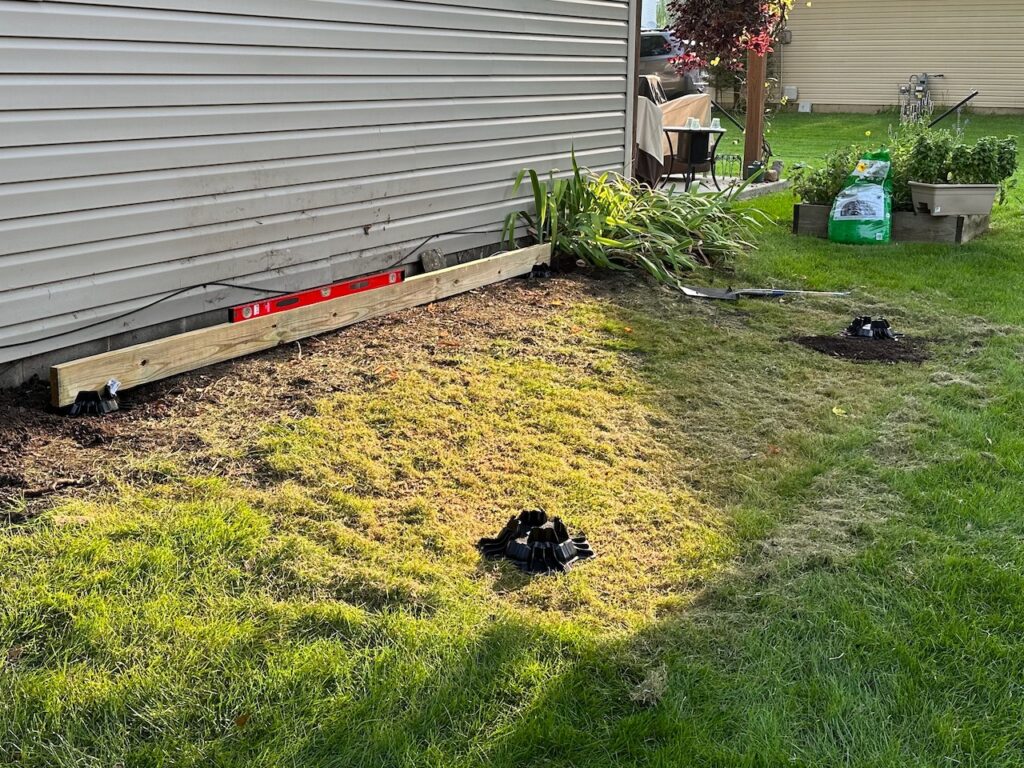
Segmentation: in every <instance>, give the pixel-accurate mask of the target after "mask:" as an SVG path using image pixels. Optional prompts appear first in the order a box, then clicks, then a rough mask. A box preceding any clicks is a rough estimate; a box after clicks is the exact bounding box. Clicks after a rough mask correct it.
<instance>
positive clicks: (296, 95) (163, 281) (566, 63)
mask: <svg viewBox="0 0 1024 768" xmlns="http://www.w3.org/2000/svg"><path fill="white" fill-rule="evenodd" d="M634 7H635V6H634V3H633V2H632V0H431V1H430V2H426V1H423V2H421V1H419V0H143V1H142V2H136V3H127V2H122V1H121V0H88V2H82V1H80V0H67V1H66V2H46V3H38V2H21V1H19V0H0V347H4V346H5V345H7V346H9V345H10V344H12V343H20V342H24V341H32V340H35V339H40V341H38V342H37V343H31V344H27V345H24V346H19V347H16V348H7V349H0V380H3V376H2V374H3V370H2V369H3V366H4V363H9V362H11V361H16V360H19V359H22V358H27V357H30V356H33V355H38V354H41V353H46V352H50V351H52V350H57V349H63V348H66V347H69V346H71V345H75V344H78V345H83V346H81V347H80V351H82V352H88V353H93V352H95V351H97V345H99V347H100V348H102V347H103V343H104V342H101V341H98V340H103V339H107V338H108V337H110V336H113V335H116V334H123V333H125V332H129V331H134V330H136V329H141V328H146V327H149V326H155V325H157V324H164V323H168V322H170V321H176V320H178V319H181V318H186V317H191V316H195V315H199V314H201V313H207V312H210V311H211V310H216V309H219V308H226V307H228V306H231V305H235V304H240V303H244V302H245V301H248V300H250V299H251V298H253V297H254V294H253V293H252V292H248V291H240V290H234V289H228V288H223V287H214V286H211V287H207V288H197V289H194V290H190V291H188V292H187V293H185V294H183V295H181V296H178V297H175V298H173V299H172V300H169V301H166V302H164V303H161V304H159V305H158V306H155V307H153V308H151V309H148V310H146V311H144V312H142V313H139V314H134V315H132V316H130V317H127V318H123V319H118V320H117V321H116V322H109V323H107V324H105V325H102V326H100V327H97V328H92V329H89V330H84V331H80V332H76V333H72V334H71V335H69V336H62V337H60V338H59V339H54V340H42V339H43V337H46V336H50V335H52V334H56V333H64V332H68V331H74V330H75V329H76V328H80V327H81V326H83V325H91V324H93V323H96V322H97V321H102V320H104V319H105V318H115V317H117V316H120V315H123V314H124V313H125V312H128V311H130V310H133V309H137V308H139V307H143V306H145V305H147V304H150V303H151V302H153V301H154V300H156V299H159V298H161V297H162V296H165V295H167V294H168V293H170V292H174V291H179V290H182V289H188V288H189V287H190V286H196V285H199V284H201V283H208V282H231V283H241V284H245V285H254V286H263V287H272V288H274V289H280V290H286V291H291V290H299V289H304V288H309V287H313V286H317V285H323V284H326V283H329V282H333V281H337V280H341V279H345V278H347V277H351V276H354V275H359V274H366V273H369V272H373V271H377V270H381V269H384V268H386V267H390V266H392V265H395V264H396V263H401V262H408V261H413V260H415V259H416V258H418V257H413V258H412V259H410V258H408V254H409V252H410V251H411V250H412V248H413V247H415V246H416V245H417V244H419V243H421V242H422V241H423V240H424V238H427V237H431V236H438V237H437V239H436V240H435V241H434V242H433V243H432V244H431V247H438V248H441V249H442V250H444V251H447V252H456V251H463V250H468V249H472V248H477V247H482V246H487V245H492V244H494V243H496V242H497V241H498V240H499V235H498V234H497V232H498V230H499V229H500V225H501V222H502V220H503V218H504V216H505V215H506V214H507V213H508V212H510V211H512V210H514V209H516V208H519V207H523V201H522V199H519V200H516V199H512V197H511V195H510V188H511V184H512V181H513V179H514V178H515V176H516V174H517V172H518V171H519V170H520V169H521V168H523V167H525V166H531V167H536V168H538V169H541V170H545V171H546V170H548V169H551V168H560V169H563V170H564V169H566V168H568V167H569V153H570V151H571V150H572V149H573V148H575V150H576V152H577V153H578V155H579V158H580V161H581V163H583V164H585V165H588V166H591V167H594V168H597V169H616V170H622V169H623V168H624V167H626V166H627V165H628V163H629V161H630V147H629V145H630V143H631V142H630V141H628V140H627V133H629V132H630V130H631V125H632V109H631V107H630V102H629V99H628V98H627V96H628V93H629V91H630V84H631V78H630V76H629V75H630V72H631V68H632V66H633V61H632V58H633V56H632V51H633V44H632V40H633V25H632V24H631V22H630V19H631V18H632V14H631V9H632V8H634ZM627 129H629V130H627ZM465 229H471V230H481V231H486V232H485V233H482V234H481V233H477V232H472V233H459V232H457V231H456V230H465ZM257 295H258V294H257ZM225 316H226V314H225ZM71 354H73V353H68V355H66V356H70V355H71Z"/></svg>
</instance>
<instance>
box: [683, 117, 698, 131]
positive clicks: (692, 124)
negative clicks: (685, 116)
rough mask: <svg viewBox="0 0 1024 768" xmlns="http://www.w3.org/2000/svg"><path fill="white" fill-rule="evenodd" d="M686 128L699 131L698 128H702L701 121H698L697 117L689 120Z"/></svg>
mask: <svg viewBox="0 0 1024 768" xmlns="http://www.w3.org/2000/svg"><path fill="white" fill-rule="evenodd" d="M686 127H687V128H689V129H690V130H691V131H693V130H697V129H698V128H700V120H698V119H697V118H696V117H691V118H690V119H689V120H687V121H686Z"/></svg>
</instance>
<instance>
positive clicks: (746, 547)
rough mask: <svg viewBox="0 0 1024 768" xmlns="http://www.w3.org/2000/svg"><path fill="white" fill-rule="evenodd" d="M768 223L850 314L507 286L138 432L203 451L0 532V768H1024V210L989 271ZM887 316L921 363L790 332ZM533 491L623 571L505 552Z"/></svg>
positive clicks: (224, 391)
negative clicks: (176, 436) (499, 534)
mask: <svg viewBox="0 0 1024 768" xmlns="http://www.w3.org/2000/svg"><path fill="white" fill-rule="evenodd" d="M803 120H807V122H806V123H804V122H803ZM872 120H874V121H876V122H871V121H872ZM978 122H979V123H981V122H982V121H981V120H979V121H978ZM1017 122H1018V123H1019V122H1020V121H1017ZM872 125H875V126H879V125H880V126H881V127H880V128H879V127H876V128H871V130H884V125H885V123H884V121H883V120H882V119H881V118H875V117H870V116H865V117H862V116H856V117H846V116H829V117H827V118H826V117H819V116H811V117H810V118H801V117H800V116H785V117H783V118H780V120H779V121H778V122H777V123H776V129H775V130H776V132H777V134H778V135H780V137H779V138H777V139H776V145H777V146H776V148H777V151H778V152H779V154H780V155H782V156H784V157H789V156H790V155H788V154H787V153H791V156H792V157H799V158H802V159H811V158H813V157H815V156H818V155H820V154H821V153H823V152H824V151H826V150H827V149H828V147H829V145H830V142H832V143H834V142H836V141H838V140H840V138H841V135H840V131H841V130H842V131H846V139H847V140H855V139H856V137H857V135H858V134H863V131H865V130H869V128H868V127H865V126H872ZM990 125H993V126H995V125H998V127H997V128H993V129H992V130H993V131H997V132H999V133H1007V132H1011V131H1012V130H1013V126H1012V125H1011V124H1010V122H1009V121H1008V120H1007V121H1004V120H1003V119H1002V118H999V119H993V121H992V123H990ZM1021 133H1024V131H1021ZM783 134H784V135H783ZM757 204H758V205H760V206H762V207H764V208H766V209H767V210H769V211H770V212H771V213H773V214H774V215H776V216H777V217H779V218H780V219H782V221H781V223H780V224H779V225H778V226H772V227H769V228H768V230H767V231H766V232H764V233H763V235H762V236H761V237H760V238H759V242H760V246H761V247H760V250H759V251H757V252H756V253H751V254H750V255H749V256H748V257H747V258H746V259H744V261H743V263H742V264H741V265H739V272H740V274H739V275H736V276H731V277H729V278H728V279H729V282H731V283H733V284H738V283H750V284H757V285H765V284H775V285H785V286H793V287H797V286H806V287H810V288H820V289H840V288H841V289H851V290H853V291H854V292H855V295H854V297H852V298H850V299H842V300H792V301H786V302H757V301H746V302H743V303H741V304H738V305H728V304H703V303H691V302H686V301H681V300H680V299H678V298H677V297H676V296H674V295H671V294H668V293H666V292H664V291H658V290H654V289H652V288H651V287H650V286H648V285H646V284H643V283H641V282H639V281H634V280H626V281H621V280H615V281H612V280H607V279H605V280H596V279H590V278H582V277H573V278H565V277H561V278H555V279H554V280H553V281H551V282H550V283H547V284H544V285H540V286H538V285H528V284H516V285H510V286H505V287H502V288H500V289H497V290H490V291H484V292H482V293H480V294H479V295H477V296H470V297H464V298H461V299H458V300H455V301H453V302H447V303H445V304H442V305H439V306H438V307H436V308H435V309H434V310H433V311H427V310H422V311H417V312H415V313H411V314H409V315H406V316H404V318H402V319H399V320H396V321H394V322H390V323H384V324H381V325H380V326H377V327H375V328H373V329H371V330H368V331H365V332H361V331H358V330H354V331H352V332H349V333H345V334H339V335H336V336H334V337H332V338H331V339H328V340H325V341H323V342H322V343H321V344H319V345H318V344H314V343H309V344H306V345H305V347H304V349H303V350H292V351H290V352H288V353H282V354H280V355H277V356H271V357H270V358H263V359H257V360H253V361H246V362H242V363H239V364H237V366H225V367H223V368H222V369H221V370H220V372H219V373H217V374H215V375H214V377H213V378H212V381H211V383H209V384H204V385H203V387H202V392H203V396H202V397H196V398H194V400H195V404H194V405H187V407H186V404H181V402H180V401H174V402H179V405H176V406H173V407H170V410H169V412H167V413H163V414H162V415H161V417H160V420H159V421H154V422H153V423H152V424H150V423H149V422H147V421H146V420H145V418H148V417H144V416H136V417H134V418H135V419H136V421H139V423H140V427H139V429H140V431H141V432H145V430H149V429H160V430H165V431H168V432H171V431H179V432H182V433H183V434H184V433H187V434H188V436H189V440H187V441H184V440H183V441H179V442H178V443H175V444H173V445H171V444H170V443H168V444H166V445H165V444H163V443H153V442H152V441H150V442H148V443H147V442H145V441H141V442H132V441H127V442H125V443H121V442H117V441H114V442H113V443H112V444H110V445H105V446H103V447H102V448H100V449H98V450H97V452H96V454H95V468H94V471H95V473H96V474H97V476H99V477H100V478H101V479H103V480H105V481H106V482H105V483H104V484H102V485H101V487H100V488H98V489H96V490H95V491H92V492H90V493H88V494H83V495H80V496H78V497H75V496H67V497H63V498H60V499H58V500H57V501H56V502H54V503H51V504H48V505H44V506H43V507H41V508H38V509H35V508H32V509H31V510H30V511H32V512H33V514H37V516H35V517H32V519H31V520H30V522H28V523H23V524H18V525H8V526H5V527H0V764H12V765H18V766H39V767H42V766H94V765H95V766H114V765H122V766H125V768H132V767H134V766H140V767H141V766H246V767H247V768H253V767H255V766H338V767H339V768H341V767H342V766H345V767H346V768H347V767H348V766H438V767H440V766H466V767H467V768H469V766H480V765H488V766H509V767H511V766H524V765H531V766H534V765H536V766H566V767H568V766H581V767H582V766H588V767H589V766H608V767H609V768H611V766H632V765H638V766H665V767H666V768H668V767H669V766H671V767H672V768H676V767H677V766H690V765H693V766H723V768H724V767H728V768H733V767H735V766H783V765H787V766H788V765H796V766H837V765H849V766H893V767H895V766H946V765H949V766H1019V765H1024V729H1022V725H1021V724H1022V722H1024V514H1022V510H1024V483H1021V476H1022V471H1024V435H1022V432H1021V429H1020V425H1021V423H1022V422H1024V351H1022V350H1024V302H1022V301H1021V298H1020V297H1021V296H1022V295H1024V245H1022V242H1024V241H1022V238H1024V219H1022V209H1021V206H1020V203H1019V202H1018V201H1015V200H1014V201H1011V203H1010V204H1009V205H1008V206H1007V207H1005V208H1003V209H1001V210H1000V211H999V212H998V214H997V216H996V219H995V224H994V231H993V232H992V233H991V234H990V235H988V236H986V237H984V238H982V239H980V240H978V241H976V242H974V243H972V244H970V245H969V246H967V247H964V248H962V249H953V248H947V247H926V246H914V247H907V246H884V247H874V248H855V247H836V246H831V245H829V244H827V243H825V242H822V241H817V240H811V239H797V238H794V237H793V236H791V235H790V234H789V232H788V227H787V222H786V221H785V219H786V217H787V216H788V210H789V208H790V207H791V205H792V200H791V199H790V198H788V197H787V196H777V197H774V198H769V199H767V200H763V201H759V202H758V203H757ZM864 312H866V313H870V314H876V315H882V314H884V315H886V316H888V317H890V318H891V319H892V320H893V321H894V323H895V324H896V325H897V326H898V328H899V329H900V330H902V331H905V332H907V333H912V334H915V335H919V336H924V337H928V338H930V339H931V340H932V342H933V343H932V346H931V352H932V358H931V360H929V361H928V362H926V363H924V364H922V365H906V366H868V365H858V364H853V363H848V362H843V361H839V360H834V359H831V358H829V357H826V356H823V355H818V354H816V353H813V352H810V351H807V350H805V349H803V348H801V347H799V346H797V345H795V344H793V343H791V342H790V341H788V339H789V337H791V336H793V335H797V334H804V333H832V332H835V331H836V330H838V329H840V328H842V327H844V326H845V325H846V324H847V323H848V322H849V319H850V318H851V317H852V316H853V315H854V314H859V313H864ZM382 339H383V341H384V343H381V340H382ZM299 377H301V381H304V382H307V383H309V385H310V389H311V390H312V394H310V395H309V396H308V397H307V398H305V399H300V400H301V401H300V402H298V403H297V402H296V400H295V398H294V396H293V394H291V393H289V392H287V391H286V390H287V386H286V383H287V382H298V381H300V379H299ZM253 382H255V383H253ZM273 382H282V383H281V384H280V385H277V384H274V383H273ZM173 386H174V383H173V382H172V383H170V384H168V385H167V387H166V388H165V389H163V390H158V391H156V392H151V393H149V395H150V396H153V397H156V396H157V395H158V394H160V393H161V392H165V391H167V390H168V389H170V388H171V387H173ZM182 386H183V387H184V388H185V389H189V388H190V387H193V386H195V387H196V388H197V389H198V385H195V384H193V383H191V382H190V381H188V380H186V382H185V384H183V385H182ZM296 386H299V385H298V384H296ZM302 386H305V385H302ZM275 387H276V388H275ZM264 389H269V392H266V393H265V392H263V390H264ZM190 391H191V390H190ZM185 399H186V400H187V399H188V398H187V396H186V398H185ZM2 415H3V414H2V413H0V416H2ZM182 445H184V446H186V447H184V448H183V447H182ZM60 460H61V458H60V456H59V454H58V452H56V451H55V452H54V456H53V461H54V462H55V463H59V462H60ZM536 504H543V505H545V506H547V507H548V508H549V509H550V510H552V511H553V512H557V513H559V514H563V515H564V516H565V517H566V518H567V520H568V521H569V522H570V525H571V526H572V527H573V528H582V529H584V530H585V531H586V532H587V533H588V534H589V535H590V539H591V541H592V543H593V544H594V546H595V548H596V549H597V551H598V553H599V557H598V558H597V559H596V560H595V561H593V562H590V563H587V564H585V565H584V566H582V567H581V568H579V569H578V570H576V571H574V572H573V573H572V574H570V575H569V576H568V577H566V578H559V579H553V578H552V579H533V580H530V579H527V578H525V577H523V576H521V575H519V574H517V573H515V572H513V571H512V570H510V569H509V568H506V567H504V566H502V565H493V564H481V563H480V562H479V559H478V557H477V554H476V552H475V550H474V547H473V544H474V542H475V541H476V539H477V538H478V537H479V536H481V535H484V534H486V533H488V532H493V531H496V530H497V528H498V527H500V525H501V524H502V523H503V522H504V519H505V518H507V517H508V516H509V515H510V514H512V513H513V512H515V511H517V510H519V509H523V508H526V507H528V506H531V505H536ZM5 649H8V652H7V658H6V661H5V660H4V653H3V651H4V650H5Z"/></svg>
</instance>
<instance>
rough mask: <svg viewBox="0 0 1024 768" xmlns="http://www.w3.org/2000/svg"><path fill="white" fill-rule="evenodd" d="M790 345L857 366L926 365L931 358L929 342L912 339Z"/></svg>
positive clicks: (802, 340)
mask: <svg viewBox="0 0 1024 768" xmlns="http://www.w3.org/2000/svg"><path fill="white" fill-rule="evenodd" d="M790 341H793V342H795V343H797V344H799V345H800V346H802V347H806V348H807V349H812V350H814V351H815V352H820V353H821V354H823V355H829V356H831V357H837V358H840V359H842V360H851V361H853V362H855V363H889V364H896V363H923V362H924V361H926V360H927V359H928V358H929V357H930V355H929V354H928V342H926V341H925V340H924V339H916V338H911V337H903V338H901V339H899V340H898V341H888V340H880V339H866V338H857V337H851V336H797V337H795V338H792V339H790Z"/></svg>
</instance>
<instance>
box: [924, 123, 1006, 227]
mask: <svg viewBox="0 0 1024 768" xmlns="http://www.w3.org/2000/svg"><path fill="white" fill-rule="evenodd" d="M1016 170H1017V140H1016V138H1014V137H1012V136H1009V137H1007V138H1005V139H1000V138H997V137H995V136H985V137H982V138H981V139H978V141H977V142H976V143H974V144H973V145H972V144H965V143H962V142H958V141H957V140H956V137H954V136H953V134H951V133H949V132H947V131H935V132H932V133H926V134H922V135H921V136H918V137H917V139H916V140H915V142H914V145H913V147H912V150H911V158H910V166H909V168H908V173H909V178H910V182H909V184H910V187H911V192H912V194H913V197H914V205H915V207H916V208H918V209H920V210H927V211H930V212H931V213H932V214H933V215H956V214H986V213H988V212H990V211H991V209H992V204H993V202H994V200H995V198H996V195H997V194H998V195H999V202H1000V203H1002V202H1004V201H1005V197H1006V190H1007V187H1008V186H1009V184H1010V178H1011V177H1012V176H1013V174H1014V173H1015V172H1016Z"/></svg>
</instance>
